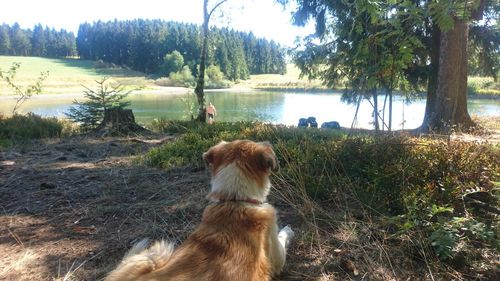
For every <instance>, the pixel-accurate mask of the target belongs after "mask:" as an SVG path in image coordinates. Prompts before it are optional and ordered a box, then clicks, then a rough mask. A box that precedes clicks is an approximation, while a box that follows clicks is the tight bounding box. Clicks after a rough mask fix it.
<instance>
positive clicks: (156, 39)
mask: <svg viewBox="0 0 500 281" xmlns="http://www.w3.org/2000/svg"><path fill="white" fill-rule="evenodd" d="M200 34H201V28H200V26H197V25H194V24H184V23H176V22H166V21H162V20H142V19H138V20H128V21H109V22H96V23H94V24H89V23H83V24H81V25H80V27H79V30H78V37H77V42H76V43H77V47H78V54H79V55H80V57H81V58H82V59H88V60H92V61H96V60H99V59H102V60H104V61H106V62H111V63H114V64H116V65H123V66H128V67H130V68H132V69H134V70H138V71H141V72H146V73H155V74H157V73H160V74H162V75H168V74H170V72H178V71H179V70H175V71H174V70H170V72H164V71H162V69H161V66H162V64H163V62H164V57H165V55H166V54H171V53H172V52H173V51H174V50H178V51H179V52H180V53H181V54H182V56H183V58H184V63H183V64H182V65H184V64H186V65H188V66H189V68H190V69H191V71H192V72H195V70H196V66H197V65H199V64H200V53H201V47H202V42H201V36H200ZM0 35H1V33H0ZM209 41H210V43H209V46H208V48H209V50H216V51H215V52H209V53H212V54H209V55H208V57H207V65H211V64H213V65H219V66H220V68H221V71H222V72H223V73H224V74H225V75H226V77H227V78H228V79H230V80H238V79H248V77H249V74H250V73H252V74H259V73H284V72H285V68H286V63H285V51H284V49H283V48H282V47H281V46H280V45H279V44H276V43H275V42H273V41H268V40H266V39H263V38H256V37H255V36H254V35H253V34H252V33H244V32H237V31H234V30H229V29H227V28H213V29H211V30H210V40H209ZM182 65H181V66H182ZM195 74H196V73H195Z"/></svg>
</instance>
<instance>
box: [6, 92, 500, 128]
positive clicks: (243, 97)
mask: <svg viewBox="0 0 500 281" xmlns="http://www.w3.org/2000/svg"><path fill="white" fill-rule="evenodd" d="M340 96H341V95H340V93H294V92H266V91H255V92H244V93H230V92H210V93H208V94H207V101H211V102H212V103H213V104H214V105H215V106H216V108H217V116H216V121H240V120H261V121H265V122H272V123H281V124H286V125H296V124H297V123H298V119H299V118H301V117H309V116H314V117H316V120H317V121H318V123H319V124H321V123H323V122H326V121H338V122H339V123H340V125H341V126H343V127H349V126H350V125H351V123H352V120H353V117H354V113H355V111H356V106H355V105H349V104H345V103H343V102H341V101H340ZM73 100H74V97H67V96H53V97H52V96H50V97H49V98H47V97H45V98H36V97H35V98H33V99H32V100H29V101H27V102H26V103H25V104H24V105H23V106H22V107H21V109H22V111H24V112H29V111H32V112H35V113H37V114H41V115H44V116H58V117H63V116H64V112H66V111H67V110H68V108H69V107H70V106H71V103H72V101H73ZM79 100H83V98H79ZM130 101H131V107H130V108H132V109H133V111H134V114H135V116H136V119H137V121H139V122H140V123H148V122H150V121H151V120H152V119H154V118H159V117H165V118H167V119H187V118H189V113H188V112H189V108H190V107H193V108H195V106H196V104H195V100H194V96H193V95H191V97H190V98H189V95H187V94H180V95H170V94H164V95H162V94H161V93H159V94H158V93H155V94H135V95H132V96H130ZM382 103H383V98H381V100H380V101H379V104H382ZM13 104H14V102H13V101H12V100H5V99H3V100H0V113H10V111H11V110H12V107H13ZM468 108H469V113H470V114H471V115H500V100H484V99H483V100H469V107H468ZM424 109H425V100H423V99H420V100H416V101H414V102H412V103H411V104H405V102H404V100H403V99H401V98H399V97H396V98H395V101H394V103H393V111H394V113H393V128H395V129H398V128H402V127H403V126H404V128H405V129H410V128H416V127H418V126H419V125H420V124H421V122H422V118H423V114H424ZM371 112H372V109H371V105H370V104H369V103H368V102H367V101H364V102H363V103H362V104H361V106H360V109H359V114H358V122H357V127H359V128H372V127H373V126H372V125H371V124H370V122H371V121H372V117H371Z"/></svg>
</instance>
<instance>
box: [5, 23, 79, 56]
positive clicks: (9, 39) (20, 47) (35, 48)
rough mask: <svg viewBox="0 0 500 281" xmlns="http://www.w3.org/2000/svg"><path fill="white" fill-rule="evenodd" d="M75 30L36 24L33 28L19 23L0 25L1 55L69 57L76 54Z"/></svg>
mask: <svg viewBox="0 0 500 281" xmlns="http://www.w3.org/2000/svg"><path fill="white" fill-rule="evenodd" d="M76 54H77V53H76V39H75V35H74V34H73V32H68V31H66V30H64V29H61V30H59V31H57V30H55V29H54V28H48V27H43V26H42V25H41V24H37V25H35V27H34V28H33V30H31V29H23V28H21V27H20V26H19V24H18V23H14V24H13V25H12V26H10V25H7V24H2V25H0V55H12V56H38V57H51V58H57V57H68V56H76Z"/></svg>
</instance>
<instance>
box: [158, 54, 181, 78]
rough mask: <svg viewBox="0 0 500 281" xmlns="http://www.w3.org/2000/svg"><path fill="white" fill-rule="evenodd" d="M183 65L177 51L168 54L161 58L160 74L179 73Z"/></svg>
mask: <svg viewBox="0 0 500 281" xmlns="http://www.w3.org/2000/svg"><path fill="white" fill-rule="evenodd" d="M183 65H184V57H183V56H182V54H181V53H179V51H177V50H175V51H173V52H171V53H168V54H166V55H165V57H163V64H162V65H161V74H163V75H169V74H170V73H171V72H179V71H181V70H182V66H183Z"/></svg>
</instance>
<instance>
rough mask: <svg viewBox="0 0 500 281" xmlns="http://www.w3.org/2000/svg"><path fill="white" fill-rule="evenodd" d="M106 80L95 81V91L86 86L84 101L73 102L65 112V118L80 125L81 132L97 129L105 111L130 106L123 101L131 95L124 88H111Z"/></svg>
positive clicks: (120, 86) (118, 86)
mask: <svg viewBox="0 0 500 281" xmlns="http://www.w3.org/2000/svg"><path fill="white" fill-rule="evenodd" d="M106 81H107V78H102V79H101V80H99V81H96V83H97V85H98V87H97V90H95V91H94V90H92V89H90V88H88V87H86V86H84V87H85V89H87V90H86V91H84V94H85V97H86V98H87V100H86V101H84V102H82V103H80V102H78V101H74V102H73V106H72V107H70V108H69V111H68V112H66V113H65V114H66V116H68V118H69V119H71V120H72V121H73V122H76V123H77V124H79V125H80V127H81V129H82V130H83V131H90V130H93V129H95V128H97V127H98V126H99V125H100V124H101V122H102V121H103V119H104V112H105V111H106V109H109V108H113V107H118V108H124V107H126V106H128V105H129V104H130V102H128V101H124V99H125V98H126V97H127V96H128V95H129V94H130V93H131V91H125V90H124V86H122V85H117V86H111V89H110V87H109V85H108V83H107V82H106Z"/></svg>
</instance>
